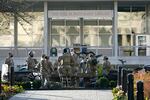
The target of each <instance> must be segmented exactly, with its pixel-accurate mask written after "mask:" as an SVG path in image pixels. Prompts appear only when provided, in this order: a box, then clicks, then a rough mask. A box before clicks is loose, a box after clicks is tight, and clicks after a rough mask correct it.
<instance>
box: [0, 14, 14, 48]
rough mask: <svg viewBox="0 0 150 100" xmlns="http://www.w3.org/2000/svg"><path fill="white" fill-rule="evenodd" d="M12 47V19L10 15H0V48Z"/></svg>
mask: <svg viewBox="0 0 150 100" xmlns="http://www.w3.org/2000/svg"><path fill="white" fill-rule="evenodd" d="M12 46H14V17H13V16H12V14H10V13H0V47H12Z"/></svg>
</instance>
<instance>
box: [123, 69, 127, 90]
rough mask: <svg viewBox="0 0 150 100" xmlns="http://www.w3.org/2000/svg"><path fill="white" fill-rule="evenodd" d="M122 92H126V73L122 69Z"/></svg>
mask: <svg viewBox="0 0 150 100" xmlns="http://www.w3.org/2000/svg"><path fill="white" fill-rule="evenodd" d="M122 74H123V77H122V90H123V91H124V92H125V93H126V92H127V71H126V70H125V69H122Z"/></svg>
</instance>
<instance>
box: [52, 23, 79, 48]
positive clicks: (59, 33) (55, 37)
mask: <svg viewBox="0 0 150 100" xmlns="http://www.w3.org/2000/svg"><path fill="white" fill-rule="evenodd" d="M79 33H80V26H79V20H53V21H52V44H51V45H52V46H73V44H76V43H80V34H79Z"/></svg>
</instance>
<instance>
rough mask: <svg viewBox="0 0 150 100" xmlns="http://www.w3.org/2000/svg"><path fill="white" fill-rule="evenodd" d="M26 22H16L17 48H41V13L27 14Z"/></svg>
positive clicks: (42, 23) (42, 21) (42, 18)
mask: <svg viewBox="0 0 150 100" xmlns="http://www.w3.org/2000/svg"><path fill="white" fill-rule="evenodd" d="M26 14H27V15H28V16H27V17H26V16H25V19H26V20H19V22H18V46H19V47H41V46H43V33H44V32H43V27H44V14H43V12H27V13H25V15H26Z"/></svg>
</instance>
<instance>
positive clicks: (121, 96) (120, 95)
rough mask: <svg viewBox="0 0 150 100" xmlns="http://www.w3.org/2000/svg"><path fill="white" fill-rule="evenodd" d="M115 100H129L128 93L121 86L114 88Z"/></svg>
mask: <svg viewBox="0 0 150 100" xmlns="http://www.w3.org/2000/svg"><path fill="white" fill-rule="evenodd" d="M112 93H113V97H114V98H113V100H127V96H126V94H125V93H124V92H123V91H122V89H121V88H120V87H116V88H113V90H112Z"/></svg>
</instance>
